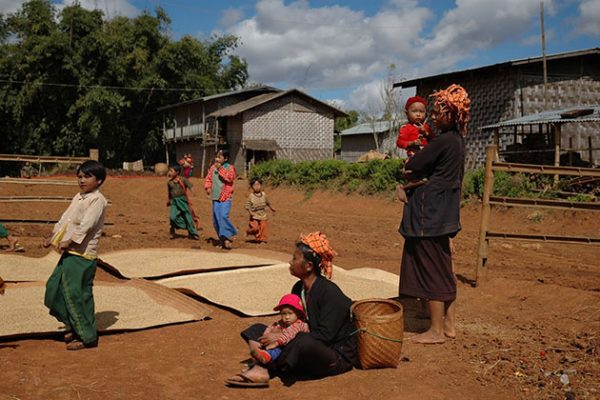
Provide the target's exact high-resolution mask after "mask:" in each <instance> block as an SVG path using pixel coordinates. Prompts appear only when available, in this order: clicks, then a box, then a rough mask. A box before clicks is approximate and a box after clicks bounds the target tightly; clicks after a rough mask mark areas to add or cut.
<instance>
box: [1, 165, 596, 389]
mask: <svg viewBox="0 0 600 400" xmlns="http://www.w3.org/2000/svg"><path fill="white" fill-rule="evenodd" d="M61 179H64V178H61ZM194 183H195V184H196V185H197V189H196V194H195V195H193V196H192V201H193V202H194V206H195V208H196V210H197V213H198V214H199V215H200V217H201V219H202V221H203V228H204V230H203V231H202V232H201V234H202V237H203V239H204V240H202V241H200V242H192V241H189V240H187V239H185V238H181V239H177V240H173V241H171V240H168V239H167V237H168V213H167V212H168V209H167V207H166V206H165V201H166V181H165V179H164V178H154V177H152V178H130V179H122V178H115V177H110V178H109V179H108V180H107V182H106V185H105V187H104V188H103V191H104V193H105V195H106V197H107V198H108V199H110V200H111V201H112V205H111V206H110V207H109V211H108V216H107V220H108V221H109V222H113V223H114V224H115V225H114V226H112V227H108V228H107V229H106V236H105V237H103V238H102V240H101V243H100V246H101V249H100V251H101V252H102V251H104V252H106V251H110V250H117V249H124V248H142V247H154V248H155V247H186V248H190V247H197V246H199V247H201V248H204V249H212V248H213V247H212V246H211V245H210V244H209V243H207V242H206V241H205V239H207V238H209V237H210V236H211V235H213V230H212V226H211V223H210V219H209V216H210V209H209V207H210V204H209V201H208V199H207V198H206V196H205V195H204V192H203V190H202V188H201V182H200V181H199V180H194ZM76 189H77V188H76V187H75V186H68V187H61V186H52V187H42V186H34V185H27V186H21V185H2V187H0V190H1V191H2V194H3V195H65V196H67V195H68V196H72V195H73V194H74V191H75V190H76ZM268 193H269V195H270V197H271V200H272V202H273V205H274V207H275V208H276V209H277V213H276V214H275V215H273V216H272V218H271V229H270V234H271V239H270V241H269V243H268V244H266V245H261V246H257V245H255V244H251V243H246V242H244V239H243V230H245V227H246V219H247V216H246V212H245V211H244V209H243V203H244V201H245V197H246V196H245V195H246V182H245V181H238V182H237V189H236V196H235V199H234V206H233V211H232V219H233V221H234V223H235V225H236V226H237V227H238V229H239V230H240V234H239V235H238V238H237V240H236V241H235V242H234V247H235V248H256V247H260V248H261V249H264V250H265V251H268V250H273V251H278V252H284V253H290V252H291V250H292V249H293V243H294V241H295V240H296V238H297V237H298V234H299V233H301V232H302V233H308V232H310V231H313V230H321V231H323V232H326V233H327V234H328V236H329V237H330V239H331V242H332V244H333V246H334V247H335V248H336V250H338V252H339V253H340V256H339V257H338V258H337V259H336V261H335V263H336V264H337V265H340V266H342V267H345V268H348V269H351V268H358V267H375V268H380V269H383V270H386V271H391V272H394V273H398V272H399V265H400V257H401V253H402V244H403V241H402V238H401V236H400V235H399V234H398V233H397V227H398V223H399V221H400V218H401V214H402V205H401V204H399V203H397V202H393V201H391V195H390V198H373V197H361V196H356V195H350V196H346V195H343V194H337V193H329V192H317V193H314V194H312V195H310V196H307V195H306V194H304V193H302V192H299V191H296V190H293V189H288V188H275V189H269V188H268ZM66 205H67V204H66V203H58V204H53V203H47V204H46V203H27V204H12V203H3V204H2V209H1V211H0V217H4V218H8V217H10V218H31V219H36V218H40V219H41V218H47V219H57V218H58V217H59V216H60V213H61V212H62V211H63V210H64V208H65V207H66ZM533 213H534V210H532V209H525V208H522V209H512V210H509V209H501V210H497V211H495V212H494V214H493V217H492V222H493V224H494V230H495V231H503V232H522V233H555V234H571V235H580V236H599V235H600V229H599V228H598V226H599V225H598V222H597V221H598V217H597V215H595V214H594V213H591V212H590V213H576V212H556V211H538V213H539V214H540V215H534V214H533ZM462 222H463V226H464V229H463V231H462V232H461V233H460V234H459V236H458V238H457V239H456V241H455V243H456V245H457V255H456V257H455V268H456V272H457V275H458V279H459V287H458V289H459V297H458V300H457V301H458V303H457V304H458V326H457V328H458V337H457V338H456V339H455V340H451V341H448V342H447V343H445V344H443V345H436V346H424V345H416V344H411V343H409V342H405V343H404V345H403V356H404V361H402V362H401V363H400V365H399V367H398V368H397V369H383V370H366V371H363V370H354V371H351V372H349V373H347V374H344V375H341V376H337V377H331V378H326V379H322V380H316V381H301V382H296V383H295V384H293V385H291V386H284V384H283V383H282V382H281V381H280V380H279V379H274V380H272V381H271V387H270V388H269V389H255V390H248V389H231V388H226V387H225V386H224V385H223V380H224V379H226V378H227V377H229V376H231V375H233V374H235V373H236V372H239V370H240V369H241V365H240V364H239V361H241V360H243V359H244V358H246V356H247V351H246V349H245V346H244V343H243V341H242V339H241V338H240V337H239V335H238V332H239V331H240V330H241V329H243V328H244V327H246V326H247V325H249V324H251V323H254V322H259V321H261V322H262V321H265V320H268V321H270V320H271V318H269V317H267V318H243V317H240V316H237V315H235V314H232V313H231V312H229V311H226V310H223V309H220V308H218V307H216V306H213V305H210V307H211V308H212V309H213V310H214V313H213V315H212V319H211V320H208V321H202V322H197V323H189V324H181V325H175V326H168V327H162V328H155V329H148V330H144V331H138V332H133V333H120V334H112V335H105V336H102V337H101V338H100V345H99V347H98V348H95V349H89V350H85V351H79V352H67V351H66V350H65V348H64V344H63V343H61V342H60V341H59V340H58V338H57V337H56V338H39V339H28V340H10V341H6V340H5V341H2V342H0V400H4V399H102V400H109V399H178V398H186V399H187V398H190V399H191V398H194V399H240V398H241V399H255V398H258V397H260V398H262V399H265V400H275V399H282V398H284V399H302V400H311V399H319V400H321V399H348V398H355V399H363V398H372V399H457V398H464V399H483V398H485V399H512V398H522V399H563V398H577V399H584V398H587V399H597V398H600V384H599V382H600V365H599V359H600V357H599V355H598V352H599V351H600V334H599V332H600V262H599V261H598V260H599V259H600V248H599V247H598V246H595V247H594V246H591V245H589V246H584V245H581V246H576V245H556V244H537V243H521V242H492V245H491V249H490V250H491V253H490V258H489V262H488V266H489V272H488V277H487V280H486V282H485V283H484V284H483V285H481V286H480V287H477V288H473V287H472V286H471V285H470V281H471V280H472V279H473V278H474V269H475V263H476V250H477V237H478V227H479V207H478V205H477V204H469V205H466V206H465V207H464V208H463V216H462ZM9 228H10V229H11V230H12V231H13V232H14V233H15V234H17V235H19V236H20V237H21V239H20V241H21V243H22V244H23V245H25V247H26V248H27V253H26V254H27V255H29V256H32V255H33V256H38V255H42V254H45V252H46V251H45V250H42V249H41V248H39V243H40V242H41V236H42V235H45V234H47V233H49V231H50V230H51V227H50V226H29V225H28V226H25V225H23V226H20V225H12V226H9ZM115 235H117V236H115ZM118 236H121V237H118ZM3 244H5V243H3ZM215 251H219V250H216V249H215ZM234 251H235V250H234ZM98 279H115V278H113V277H111V276H109V275H108V274H106V273H104V272H103V271H99V273H98ZM9 290H10V287H9ZM286 290H288V288H282V291H286ZM0 301H2V298H1V297H0ZM406 306H407V307H406V310H405V334H407V335H408V334H411V333H412V332H418V331H419V330H420V329H423V328H424V327H426V326H427V321H425V320H421V319H418V318H416V316H415V307H414V304H411V303H410V302H406ZM0 321H1V317H0ZM0 323H1V322H0ZM561 375H562V379H563V382H565V379H567V378H568V381H569V383H568V384H563V383H562V382H561Z"/></svg>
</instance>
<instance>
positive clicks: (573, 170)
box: [492, 162, 600, 177]
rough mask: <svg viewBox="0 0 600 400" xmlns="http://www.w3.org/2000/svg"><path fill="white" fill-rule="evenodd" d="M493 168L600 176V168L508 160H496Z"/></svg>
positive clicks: (546, 173) (531, 172) (508, 170)
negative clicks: (521, 162)
mask: <svg viewBox="0 0 600 400" xmlns="http://www.w3.org/2000/svg"><path fill="white" fill-rule="evenodd" d="M492 170H494V171H504V172H524V173H530V174H542V175H556V174H559V175H568V176H594V177H600V169H597V168H578V167H555V166H552V165H532V164H518V163H506V162H494V163H493V165H492Z"/></svg>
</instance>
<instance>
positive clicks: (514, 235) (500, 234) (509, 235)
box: [486, 232, 600, 245]
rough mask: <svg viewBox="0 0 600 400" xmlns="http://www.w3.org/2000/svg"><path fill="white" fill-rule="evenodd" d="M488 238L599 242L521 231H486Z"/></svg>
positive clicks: (570, 242) (594, 239)
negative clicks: (530, 233)
mask: <svg viewBox="0 0 600 400" xmlns="http://www.w3.org/2000/svg"><path fill="white" fill-rule="evenodd" d="M486 236H487V238H488V239H500V240H518V241H529V242H547V243H566V244H593V245H598V244H600V238H596V237H585V236H562V235H528V234H522V233H503V232H488V233H487V235H486Z"/></svg>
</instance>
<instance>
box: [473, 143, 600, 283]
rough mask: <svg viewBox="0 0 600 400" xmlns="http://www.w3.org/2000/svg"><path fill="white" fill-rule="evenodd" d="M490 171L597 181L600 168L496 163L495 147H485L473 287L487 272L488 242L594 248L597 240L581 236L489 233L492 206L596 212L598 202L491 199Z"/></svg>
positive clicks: (492, 185)
mask: <svg viewBox="0 0 600 400" xmlns="http://www.w3.org/2000/svg"><path fill="white" fill-rule="evenodd" d="M494 171H504V172H509V173H531V174H541V175H563V176H578V177H591V178H600V169H594V168H576V167H560V166H549V165H532V164H515V163H505V162H500V161H498V147H497V146H488V147H487V148H486V160H485V177H484V188H483V201H482V207H481V221H480V225H479V248H478V251H477V269H476V271H475V285H477V284H478V283H479V281H480V280H481V279H483V278H484V277H485V274H486V273H487V260H488V249H489V242H490V240H492V239H494V240H498V239H499V240H517V241H535V242H547V243H569V244H586V245H598V244H600V238H596V237H582V236H562V235H544V234H538V235H531V234H521V233H512V232H511V233H502V232H494V231H490V225H492V224H491V220H490V217H491V208H492V206H497V205H500V206H510V207H537V208H552V209H563V210H564V209H568V210H585V211H600V203H593V202H571V201H564V200H547V199H524V198H514V197H498V196H493V193H494Z"/></svg>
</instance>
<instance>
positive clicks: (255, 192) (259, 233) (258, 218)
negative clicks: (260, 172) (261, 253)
mask: <svg viewBox="0 0 600 400" xmlns="http://www.w3.org/2000/svg"><path fill="white" fill-rule="evenodd" d="M250 188H251V189H252V191H251V192H250V194H249V195H248V201H247V202H246V210H248V213H249V214H250V221H249V222H248V229H247V230H246V235H248V236H249V235H254V238H255V240H256V241H257V242H258V243H266V242H267V232H268V222H267V207H268V208H270V209H271V211H272V212H275V209H274V208H273V207H272V206H271V203H270V202H269V199H268V198H267V194H266V193H265V192H263V190H262V181H261V180H260V179H259V178H252V179H250Z"/></svg>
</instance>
